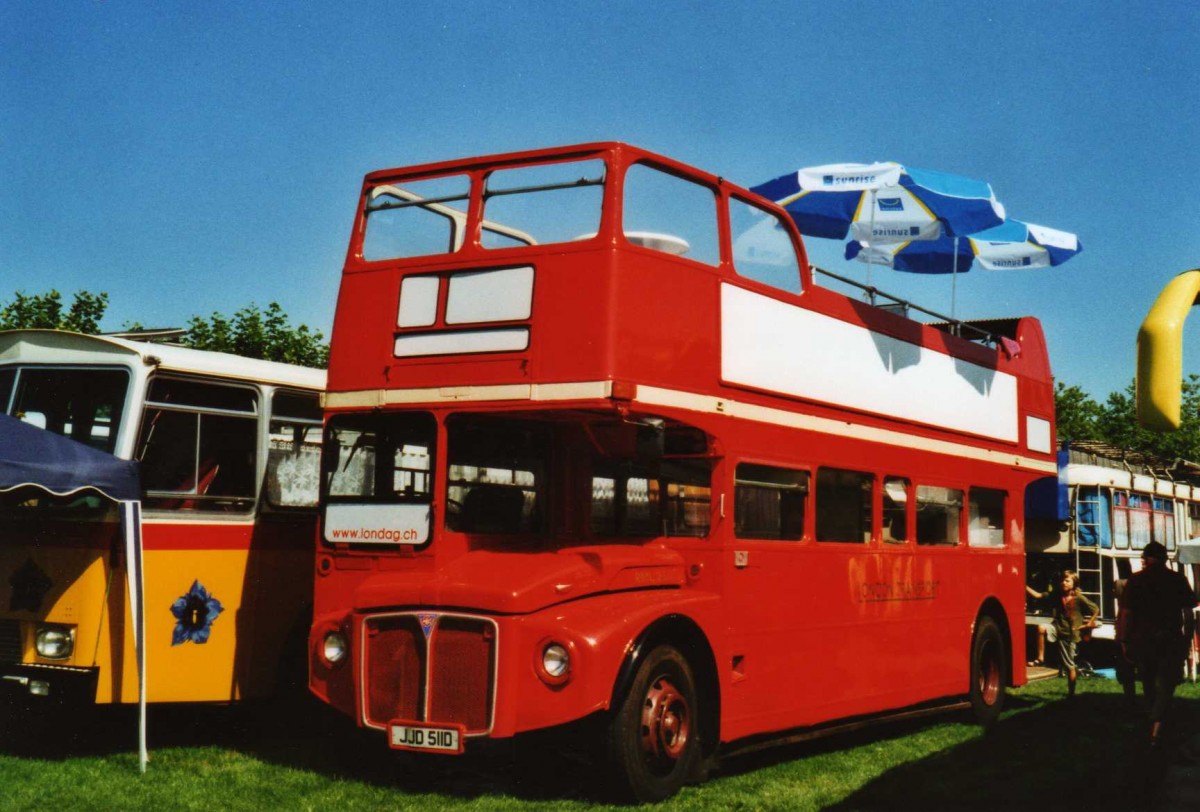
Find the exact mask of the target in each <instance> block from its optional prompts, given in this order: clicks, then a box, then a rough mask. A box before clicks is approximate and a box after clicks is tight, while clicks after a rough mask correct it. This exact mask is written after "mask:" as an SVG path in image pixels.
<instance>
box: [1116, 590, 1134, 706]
mask: <svg viewBox="0 0 1200 812" xmlns="http://www.w3.org/2000/svg"><path fill="white" fill-rule="evenodd" d="M1128 585H1129V579H1128V578H1118V579H1117V580H1116V581H1115V582H1114V583H1113V597H1114V598H1116V601H1117V623H1118V625H1119V624H1120V622H1121V621H1120V617H1121V613H1122V612H1124V611H1125V588H1126V587H1127V586H1128ZM1116 665H1117V668H1116V671H1117V682H1119V683H1121V689H1122V690H1123V691H1124V692H1125V704H1126V705H1128V706H1129V707H1131V708H1132V707H1134V705H1135V704H1136V703H1137V667H1136V666H1135V665H1134V664H1133V661H1132V660H1128V659H1126V658H1125V657H1124V656H1120V657H1117V663H1116Z"/></svg>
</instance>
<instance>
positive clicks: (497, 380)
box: [310, 143, 1055, 800]
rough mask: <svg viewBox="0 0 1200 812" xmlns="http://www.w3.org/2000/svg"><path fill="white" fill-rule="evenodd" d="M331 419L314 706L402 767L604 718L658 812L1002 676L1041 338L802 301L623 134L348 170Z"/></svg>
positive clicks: (747, 233) (787, 253)
mask: <svg viewBox="0 0 1200 812" xmlns="http://www.w3.org/2000/svg"><path fill="white" fill-rule="evenodd" d="M397 190H403V192H402V193H398V192H397ZM1001 338H1003V339H1004V340H1003V341H1001ZM326 406H327V409H326V415H327V425H326V446H325V454H324V476H323V489H324V490H323V494H324V496H323V513H322V517H323V518H322V522H323V525H322V527H323V529H322V532H321V534H320V541H319V549H318V555H317V580H316V589H315V594H314V626H313V631H312V635H311V658H312V659H311V663H312V665H311V676H310V680H311V687H312V690H313V691H314V692H315V693H316V694H317V695H318V696H319V697H320V698H322V699H323V700H324V701H326V702H328V703H330V704H331V705H333V706H335V707H336V708H338V709H339V710H341V711H342V712H344V713H345V714H347V715H348V716H350V717H352V718H353V719H354V720H355V721H356V722H357V724H358V725H360V726H362V727H364V728H368V729H374V730H378V731H379V732H380V733H381V739H384V740H386V741H387V742H389V743H390V744H391V746H393V747H396V748H400V749H408V750H418V751H424V752H440V753H459V752H462V751H463V750H464V749H468V748H470V747H473V746H474V744H475V743H476V742H478V741H479V740H482V739H488V738H491V739H506V738H509V737H512V736H514V735H517V734H520V733H524V732H528V731H534V730H539V729H543V728H549V727H559V726H564V725H566V724H567V723H573V722H584V723H585V724H584V725H581V730H587V729H591V728H588V725H587V723H592V722H595V723H598V728H596V729H598V730H599V731H600V733H599V734H598V735H595V737H594V740H595V741H596V742H597V743H598V744H599V745H600V747H601V748H602V749H603V751H604V752H605V754H606V756H607V759H608V761H609V762H610V763H611V765H612V767H613V768H614V772H615V775H616V776H617V779H618V783H619V784H620V785H621V786H623V787H624V789H625V791H626V792H627V794H629V795H631V796H633V797H635V798H639V799H643V800H645V799H654V798H662V797H665V796H666V795H669V794H671V793H672V792H674V791H675V790H676V789H677V788H678V787H679V786H680V785H681V783H683V782H684V781H686V780H689V779H691V778H694V777H696V776H698V775H701V774H702V773H703V767H704V765H706V764H708V763H710V759H711V758H714V757H715V756H716V755H718V754H719V753H721V752H729V751H731V750H736V749H738V748H741V749H746V748H751V747H757V746H760V745H761V744H762V743H763V742H764V741H766V740H768V739H769V740H772V741H778V740H787V739H788V738H789V737H794V736H807V735H811V734H812V733H814V732H819V731H821V730H824V729H828V726H829V725H830V724H831V723H833V722H834V721H835V720H839V719H844V718H846V717H856V718H861V717H864V716H870V715H874V714H879V713H881V712H886V711H893V710H895V709H899V708H906V709H910V710H913V709H919V708H924V707H925V703H927V702H929V701H931V700H940V699H945V698H967V697H969V698H970V700H971V702H972V704H973V705H974V707H975V709H976V711H977V712H978V714H979V716H980V718H981V719H982V720H984V721H985V722H987V721H991V720H993V719H995V717H996V715H997V714H998V713H999V710H1000V707H1001V704H1002V702H1003V696H1004V686H1005V684H1010V683H1015V684H1020V683H1023V682H1024V680H1025V671H1024V659H1023V651H1020V649H1019V648H1018V647H1017V646H1016V645H1014V635H1017V636H1018V637H1017V639H1019V635H1020V634H1021V632H1022V630H1023V625H1024V624H1023V617H1024V611H1023V609H1024V583H1025V581H1024V543H1023V542H1024V533H1025V522H1024V501H1025V491H1026V487H1027V486H1028V485H1029V484H1030V483H1031V482H1033V481H1034V480H1035V479H1038V478H1042V477H1045V476H1047V475H1049V476H1053V474H1054V472H1055V462H1054V447H1053V438H1054V401H1053V394H1052V391H1051V376H1050V369H1049V364H1048V361H1047V357H1046V351H1045V346H1044V342H1043V338H1042V333H1041V328H1040V326H1039V325H1038V324H1037V322H1036V321H1034V320H1031V319H1008V320H1002V321H994V322H989V323H986V324H980V325H976V327H975V328H971V327H969V326H967V325H962V324H942V325H922V324H919V323H917V322H915V321H912V320H909V319H908V318H906V317H904V316H903V315H899V314H896V313H892V312H887V311H886V310H884V309H883V308H877V307H874V306H871V305H868V304H866V303H864V302H862V301H860V300H857V299H854V298H850V297H847V296H843V295H841V294H838V293H835V292H833V291H831V290H828V289H825V288H821V287H818V286H816V285H815V284H814V283H813V279H812V273H811V271H810V269H809V267H808V264H807V261H806V258H805V254H804V250H803V246H802V243H801V241H800V238H799V235H798V234H797V233H796V232H795V230H794V228H793V227H792V225H791V223H790V221H788V220H787V218H786V215H784V214H783V213H782V211H781V210H780V209H778V208H777V207H775V206H773V205H771V204H769V203H767V202H766V201H763V200H762V199H760V198H758V197H756V196H754V195H752V194H751V193H749V192H747V191H746V190H744V189H741V188H738V187H736V186H734V185H732V184H730V183H728V182H727V181H724V180H723V179H720V178H717V177H716V176H713V175H710V174H707V173H704V172H701V171H699V170H696V169H693V168H690V167H687V166H685V165H683V164H679V163H677V162H674V161H671V160H670V159H667V158H664V157H661V156H657V155H653V154H651V153H647V152H644V151H641V150H638V149H636V148H633V147H629V146H627V145H622V144H611V143H610V144H591V145H582V146H576V147H565V148H561V149H554V150H543V151H537V152H528V153H519V154H510V155H501V156H493V157H488V158H479V159H470V160H462V161H451V162H446V163H442V164H433V165H426V166H418V167H410V168H406V169H396V170H388V171H383V172H377V173H372V174H370V175H368V176H367V178H366V181H365V183H364V187H363V193H362V197H361V200H360V207H359V211H358V215H357V218H356V221H355V228H354V232H353V236H352V239H351V244H350V248H349V252H348V256H347V261H346V268H345V272H344V274H343V278H342V286H341V292H340V295H339V298H338V310H337V313H336V317H335V322H334V330H333V337H332V345H331V361H330V369H329V391H328V393H327V396H326ZM1014 651H1020V653H1019V654H1018V655H1017V657H1016V658H1015V659H1014V654H1013V653H1014ZM580 735H584V734H582V733H581V734H580ZM589 735H591V734H589Z"/></svg>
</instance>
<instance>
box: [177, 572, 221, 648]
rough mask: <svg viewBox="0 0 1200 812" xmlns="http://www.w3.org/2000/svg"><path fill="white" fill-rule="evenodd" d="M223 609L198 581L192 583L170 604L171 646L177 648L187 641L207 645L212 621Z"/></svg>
mask: <svg viewBox="0 0 1200 812" xmlns="http://www.w3.org/2000/svg"><path fill="white" fill-rule="evenodd" d="M224 609H225V607H224V606H222V605H221V602H220V601H219V600H217V599H216V598H214V597H213V596H212V595H209V594H208V590H207V589H205V588H204V585H203V584H201V583H200V581H199V580H196V581H193V582H192V588H191V589H189V590H188V592H187V594H186V595H183V596H182V597H180V598H179V599H177V600H176V601H175V602H174V603H173V604H171V614H173V615H175V633H174V634H173V635H172V636H171V645H172V646H178V645H179V644H180V643H186V642H187V641H188V640H191V641H192V642H193V643H199V644H202V643H207V642H208V636H209V635H210V634H211V633H212V624H213V621H214V620H216V619H217V615H219V614H221V612H222V611H224Z"/></svg>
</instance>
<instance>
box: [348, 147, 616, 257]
mask: <svg viewBox="0 0 1200 812" xmlns="http://www.w3.org/2000/svg"><path fill="white" fill-rule="evenodd" d="M604 175H605V170H604V162H603V161H600V160H585V161H568V162H563V163H554V164H539V165H534V166H520V167H513V168H508V169H500V170H496V171H494V172H492V173H490V174H489V175H488V178H487V181H486V185H485V188H484V190H483V197H484V212H483V222H482V223H481V225H480V243H481V245H482V246H483V247H484V248H487V249H497V248H514V247H520V246H530V245H539V244H540V245H544V244H547V243H559V242H574V241H577V240H585V239H589V238H591V237H593V236H595V234H596V231H597V229H598V228H599V226H600V208H601V201H602V199H603V196H604V188H603V187H604ZM469 192H470V179H469V178H468V177H467V176H466V175H448V176H443V177H436V178H419V179H415V180H405V181H403V182H402V184H399V185H398V184H394V183H382V184H379V185H376V186H373V187H371V188H370V189H369V190H368V192H367V197H366V207H365V209H364V212H363V214H364V216H365V220H366V227H365V231H364V234H363V246H362V251H363V258H364V259H367V260H372V261H375V260H384V259H400V258H405V257H419V256H431V255H434V254H445V253H450V254H452V253H456V252H458V251H459V250H461V249H462V247H463V244H464V243H465V241H466V238H467V204H468V200H469Z"/></svg>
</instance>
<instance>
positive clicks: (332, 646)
mask: <svg viewBox="0 0 1200 812" xmlns="http://www.w3.org/2000/svg"><path fill="white" fill-rule="evenodd" d="M349 651H350V647H349V645H347V643H346V637H345V635H343V634H342V633H341V632H329V633H328V634H326V635H325V639H324V640H323V641H322V642H321V656H322V657H324V658H325V662H327V663H329V664H330V665H337V664H338V663H340V662H341V661H342V660H344V659H346V654H347V653H348V652H349Z"/></svg>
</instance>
